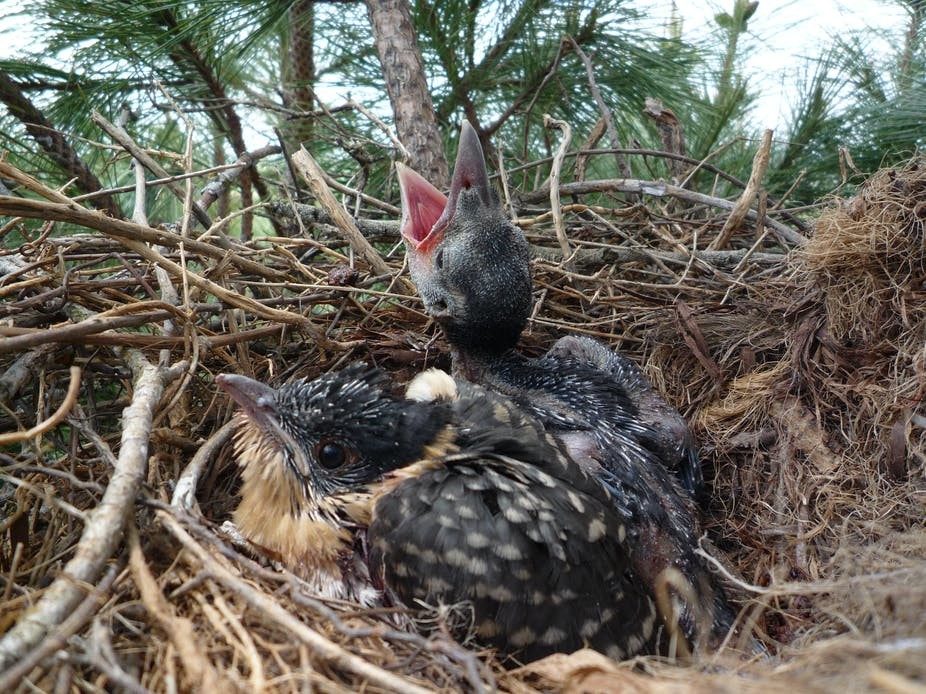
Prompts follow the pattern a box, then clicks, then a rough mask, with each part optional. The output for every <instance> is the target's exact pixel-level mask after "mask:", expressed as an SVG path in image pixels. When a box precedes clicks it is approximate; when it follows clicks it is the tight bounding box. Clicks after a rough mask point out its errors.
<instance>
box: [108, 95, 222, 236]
mask: <svg viewBox="0 0 926 694" xmlns="http://www.w3.org/2000/svg"><path fill="white" fill-rule="evenodd" d="M90 118H91V119H92V120H93V122H94V123H96V125H97V126H99V127H100V128H101V129H102V130H103V132H105V133H106V134H107V135H109V136H110V137H111V138H112V139H113V140H114V141H115V142H118V143H119V144H120V145H122V146H123V147H125V151H126V152H128V153H129V154H131V155H132V157H133V158H134V159H135V160H136V161H138V162H139V163H141V165H142V166H144V167H145V168H146V169H148V170H149V171H150V172H151V173H153V174H154V175H155V176H157V177H158V178H170V174H169V173H168V172H167V169H165V168H164V167H163V166H161V165H160V164H159V163H158V162H157V161H156V160H155V159H154V157H152V156H151V155H149V154H148V153H147V152H146V151H145V150H144V149H143V148H142V147H140V146H139V145H138V144H137V143H136V142H135V140H134V139H132V136H131V135H129V134H128V133H127V132H126V131H125V128H122V127H120V126H118V125H115V124H114V123H110V122H109V121H108V120H106V119H105V118H104V117H103V116H102V115H101V114H100V113H99V112H97V111H94V112H93V113H91V114H90ZM165 185H166V186H167V189H168V190H169V191H170V192H171V193H173V194H174V196H176V198H177V199H178V200H180V202H184V201H185V200H186V191H184V190H183V188H182V187H180V186H179V185H178V184H176V183H174V182H173V181H170V182H168V183H166V184H165ZM193 216H195V217H196V219H197V220H198V221H199V223H200V224H202V225H203V226H204V227H205V228H206V229H208V228H209V227H210V226H212V219H211V218H210V217H209V214H208V213H207V212H206V210H205V209H203V208H202V207H200V205H199V204H198V203H195V202H194V203H193ZM226 241H227V239H226Z"/></svg>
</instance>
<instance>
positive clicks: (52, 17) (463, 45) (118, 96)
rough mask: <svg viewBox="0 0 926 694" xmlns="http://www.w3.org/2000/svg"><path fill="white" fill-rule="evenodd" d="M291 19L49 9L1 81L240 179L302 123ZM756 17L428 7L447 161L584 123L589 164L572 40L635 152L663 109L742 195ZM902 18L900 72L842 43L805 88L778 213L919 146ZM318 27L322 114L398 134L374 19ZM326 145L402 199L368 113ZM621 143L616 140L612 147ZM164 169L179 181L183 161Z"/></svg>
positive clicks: (606, 160) (857, 45) (235, 10)
mask: <svg viewBox="0 0 926 694" xmlns="http://www.w3.org/2000/svg"><path fill="white" fill-rule="evenodd" d="M291 5H292V3H291V2H282V1H280V0H249V1H245V0H200V1H199V2H196V3H193V2H164V1H163V0H132V1H131V2H129V1H127V0H117V1H115V2H108V3H97V2H92V3H87V2H79V1H77V0H33V1H32V2H31V3H30V4H28V5H27V6H26V7H25V9H23V10H21V12H22V16H24V17H29V18H30V21H32V22H33V23H36V24H38V25H39V26H40V27H41V31H42V33H41V36H42V41H41V45H36V46H34V48H33V50H32V51H31V52H30V54H29V55H26V56H23V57H20V58H19V59H17V60H5V61H3V62H0V70H4V71H5V72H7V73H8V74H9V75H11V76H12V77H13V79H14V80H16V82H17V83H18V84H20V85H21V86H22V88H23V90H24V91H25V92H26V94H27V95H28V96H29V98H30V99H32V100H33V102H34V103H36V105H38V106H39V108H40V109H42V110H43V112H44V113H45V114H46V115H47V116H48V118H49V119H50V120H51V121H52V122H53V123H55V125H56V126H57V127H58V128H60V129H61V130H62V131H63V132H66V133H69V134H71V135H73V136H75V137H83V138H87V139H89V140H95V141H100V140H105V136H103V135H101V133H100V132H99V130H98V129H97V128H96V127H95V126H94V125H93V124H92V123H91V121H90V114H91V112H92V111H93V110H99V111H100V112H102V113H103V115H104V116H106V117H107V118H109V119H110V120H118V117H119V113H120V112H121V110H122V109H123V107H124V106H125V105H128V106H129V107H130V108H131V110H132V112H133V113H135V114H137V119H136V120H134V121H132V122H130V123H129V124H128V125H127V127H128V129H129V130H130V131H131V132H132V134H133V135H134V136H135V137H136V138H137V140H138V141H139V142H140V143H141V144H142V145H144V146H146V147H149V148H152V149H160V150H164V151H170V152H182V151H183V150H184V147H185V140H186V138H187V136H188V132H187V126H186V122H185V120H184V119H188V120H189V122H191V123H192V124H193V126H194V135H193V137H194V143H195V147H194V158H195V161H196V166H199V167H207V166H210V165H213V164H215V163H216V162H218V161H221V160H224V161H231V160H233V159H234V158H235V156H236V154H235V150H236V149H239V148H240V147H241V145H242V144H243V145H244V147H245V148H255V147H259V146H262V145H265V144H268V143H272V142H275V140H276V138H275V135H274V134H273V132H272V127H273V126H280V125H285V124H286V123H287V120H286V119H287V118H291V117H294V116H293V114H292V113H289V112H287V111H286V110H285V108H286V107H287V103H286V98H285V93H284V92H283V91H282V90H281V84H282V82H283V79H284V75H286V74H289V73H288V71H287V70H286V67H285V64H284V57H283V56H284V54H285V50H284V49H285V47H286V46H287V45H288V36H289V32H290V31H292V27H291V26H290V23H289V21H288V12H289V9H290V7H291ZM758 7H759V5H758V3H756V2H746V1H745V0H733V1H732V4H731V5H730V9H729V11H727V12H721V13H718V14H717V15H716V17H715V30H714V31H713V33H711V34H710V35H708V36H699V37H691V36H688V35H686V33H685V28H684V26H683V25H682V24H681V22H680V21H679V20H678V18H677V17H674V18H672V19H671V20H670V21H669V23H668V24H667V26H665V27H653V25H652V23H651V22H649V21H648V19H647V18H646V17H644V16H642V15H641V13H640V12H639V11H638V10H636V9H634V5H633V3H630V2H622V1H621V0H584V1H582V0H571V1H569V2H553V1H551V0H492V1H489V0H486V1H480V0H465V1H464V0H451V1H447V2H437V1H436V0H415V1H414V2H413V3H412V10H413V18H414V22H415V27H416V30H417V33H418V40H419V45H420V48H421V50H422V56H423V59H424V62H425V65H426V71H427V73H428V75H429V79H430V84H431V88H432V94H433V98H434V106H435V109H436V111H437V113H438V116H439V122H440V125H441V128H442V134H443V136H444V138H445V143H446V145H447V146H448V149H452V146H453V145H452V143H453V142H454V141H455V138H456V132H457V128H458V126H459V123H460V121H461V120H462V119H463V118H464V117H469V118H472V117H474V116H475V117H478V119H479V121H480V123H479V125H480V126H481V127H482V128H484V129H486V130H488V131H489V132H490V133H493V141H494V142H496V143H498V144H499V145H501V147H502V151H503V153H504V155H505V156H506V158H507V159H508V160H509V161H513V162H514V163H517V162H520V161H530V160H532V159H536V158H540V157H542V156H546V155H547V154H548V153H549V152H550V150H551V148H552V146H553V142H552V141H551V137H552V136H551V135H550V134H549V133H548V132H547V131H545V130H544V128H543V126H542V116H543V114H544V113H549V114H550V115H552V116H554V117H556V118H560V119H563V120H566V121H567V122H569V123H570V124H571V125H572V127H573V129H574V133H575V135H574V142H573V146H577V145H578V143H579V142H581V140H582V139H584V138H585V137H586V136H587V134H588V133H589V132H590V131H591V129H592V127H593V125H594V124H595V122H596V121H597V120H598V118H599V117H600V116H601V113H600V111H599V107H598V105H597V104H596V102H595V100H594V99H593V98H592V96H591V89H590V85H589V79H588V76H587V74H586V70H585V66H584V64H583V62H582V60H581V59H580V58H579V56H578V55H577V54H576V52H575V51H574V50H573V49H572V47H571V44H570V43H568V41H567V39H569V38H571V39H573V40H575V42H576V43H577V44H578V45H579V46H580V47H581V49H582V51H584V53H585V54H586V55H587V56H588V57H589V59H590V60H591V62H592V64H593V67H594V75H595V82H596V86H597V88H598V89H599V90H600V92H601V95H602V97H603V99H604V101H605V103H607V104H608V107H609V108H610V109H611V111H612V113H613V120H614V124H615V127H616V129H617V136H618V140H619V143H620V144H621V145H622V146H633V145H634V144H639V145H640V146H642V147H646V148H658V147H659V145H658V142H659V139H658V136H657V133H656V130H655V128H654V126H653V125H652V124H651V123H650V122H648V121H647V120H646V119H645V117H644V116H643V115H641V111H642V106H643V103H644V100H645V99H646V98H647V97H655V98H657V99H660V100H661V101H662V102H663V103H664V105H665V106H666V107H667V108H669V109H671V110H672V111H673V112H674V113H675V114H676V115H677V116H678V117H679V119H680V121H681V123H682V125H683V128H684V132H685V138H686V142H687V148H688V153H689V155H690V156H692V157H694V158H697V159H701V158H704V157H708V156H710V157H711V161H712V162H713V163H715V164H716V165H718V166H720V167H721V168H724V169H727V170H728V171H730V172H731V173H733V174H734V175H737V176H739V177H741V178H745V177H746V176H748V173H749V166H750V163H751V161H752V156H753V154H754V151H755V146H756V144H755V143H756V141H757V140H758V138H759V137H760V136H761V133H760V132H758V131H757V130H756V129H755V126H754V124H753V123H752V122H751V120H750V118H751V116H752V113H753V111H752V109H754V106H755V100H756V91H755V89H756V87H755V86H754V82H753V81H752V80H751V79H750V75H748V74H747V73H746V71H745V68H744V65H743V56H744V54H745V52H746V51H748V50H749V45H750V41H752V40H753V38H752V37H753V35H754V33H755V30H756V29H757V28H758V29H761V27H755V26H754V23H755V22H756V21H757V19H756V18H757V17H758V16H759V15H758V14H757V9H758ZM905 7H906V8H907V10H908V16H909V26H908V27H907V31H906V34H905V36H904V37H903V39H902V40H894V41H893V42H892V44H891V45H895V46H897V49H896V53H894V54H892V55H887V56H879V55H876V54H875V52H874V50H873V48H872V46H871V44H870V43H868V42H866V41H864V40H863V38H862V37H859V36H844V37H841V38H840V40H839V41H837V42H835V43H834V44H833V46H832V47H831V48H830V49H829V50H827V51H826V52H825V53H824V54H822V55H821V56H820V57H818V58H816V59H815V60H813V61H811V62H809V63H808V67H807V70H806V87H805V89H804V90H803V91H802V92H801V95H800V98H799V99H798V100H797V102H796V103H795V104H794V105H793V110H792V114H791V118H790V122H789V124H788V126H787V127H786V129H785V131H784V132H780V133H777V137H776V141H778V142H779V143H780V144H778V145H777V146H776V150H775V152H774V156H773V161H772V165H771V168H770V171H769V175H768V179H767V183H768V185H769V187H770V189H771V191H772V193H773V194H781V193H783V192H784V191H785V190H787V189H789V188H790V187H791V185H792V184H793V183H794V182H795V180H797V179H798V176H799V173H800V172H801V171H804V172H806V173H805V174H804V175H803V178H802V179H801V183H800V185H799V186H798V188H797V189H796V190H795V192H794V196H795V197H794V198H793V200H797V201H801V202H810V201H813V200H814V199H817V198H819V197H820V196H822V195H824V194H825V193H827V192H829V191H830V190H832V189H833V188H834V187H836V186H837V185H839V184H840V182H841V177H840V171H841V169H840V161H839V150H840V148H845V149H846V150H847V151H848V152H850V154H851V156H852V158H853V160H854V161H855V163H856V164H857V165H858V166H859V168H861V169H862V170H864V171H871V170H873V169H874V168H877V166H879V165H880V164H881V163H883V162H891V161H896V159H897V158H898V157H901V156H904V155H905V153H909V151H911V150H912V149H914V148H916V147H919V146H921V145H922V142H923V139H924V137H926V136H924V131H923V128H922V122H923V120H924V118H923V116H924V113H926V79H924V74H926V54H924V47H923V29H922V24H923V21H922V20H923V9H922V3H921V2H919V1H915V0H910V1H909V3H908V4H907V5H905ZM498 18H501V20H500V21H499V20H498ZM314 22H315V29H314V39H315V48H314V54H315V63H316V83H315V84H314V85H312V86H313V87H314V88H315V90H316V92H317V93H318V94H320V96H321V99H322V101H324V102H326V103H327V104H328V105H329V106H332V107H333V106H337V105H338V104H339V103H341V102H342V101H343V99H345V98H353V99H354V100H356V101H359V102H361V103H364V104H365V105H366V106H368V107H369V108H370V109H371V110H372V111H373V112H374V113H375V114H376V115H378V116H379V117H381V118H383V119H384V120H386V121H387V122H388V121H389V120H390V117H391V114H390V112H389V105H388V101H387V100H386V99H385V89H384V84H383V78H382V73H381V68H380V65H379V61H378V58H377V56H376V52H375V50H374V47H373V41H372V37H371V36H370V29H369V23H368V21H367V16H366V10H365V6H364V5H363V4H362V3H341V2H337V3H318V4H316V6H315V14H314ZM489 27H491V28H489ZM168 95H170V98H168ZM229 100H230V101H229ZM177 108H180V109H182V110H183V116H182V117H181V115H180V114H179V113H178V112H177V110H176V109H177ZM236 119H237V120H238V121H240V122H239V123H238V124H237V125H236V122H235V120H236ZM284 131H285V129H284ZM311 133H312V140H311V141H310V142H308V143H307V145H308V147H309V149H310V150H311V151H312V152H313V154H314V155H315V156H316V157H317V158H319V159H320V160H321V161H322V163H323V165H324V166H325V168H326V169H328V170H329V171H331V173H332V174H333V175H335V176H336V177H338V178H340V179H342V180H347V179H352V180H354V181H357V180H362V181H363V182H364V184H365V186H366V190H368V192H370V193H372V194H374V195H384V196H388V195H391V194H394V187H393V186H394V182H393V180H392V178H391V174H390V171H391V169H390V165H391V161H392V160H393V159H394V158H395V153H394V151H393V148H392V144H391V143H390V142H389V141H388V139H387V138H386V137H385V136H384V135H383V134H382V132H380V131H379V130H378V128H377V127H376V126H375V124H373V123H371V122H370V120H369V119H368V118H367V117H366V116H364V115H362V114H360V113H358V112H356V111H352V110H348V111H340V112H338V113H336V114H334V115H333V116H332V117H328V116H323V117H320V118H319V119H318V120H317V121H316V123H315V125H314V127H313V129H312V130H311ZM0 138H2V140H0V146H2V147H4V148H5V149H8V150H9V151H10V152H11V157H12V158H13V159H14V161H15V162H16V163H17V164H19V165H21V166H23V167H24V168H26V169H28V170H30V171H32V172H34V173H36V174H37V175H41V176H42V177H43V179H44V180H46V181H59V182H61V183H64V181H65V179H66V177H65V176H64V175H63V174H61V173H60V172H59V171H57V170H56V167H55V166H54V164H53V163H52V162H51V161H50V160H49V159H48V158H46V157H45V156H44V154H42V153H41V151H40V150H39V149H38V148H37V147H36V146H35V144H34V142H33V141H32V140H31V139H30V138H28V137H26V136H25V135H24V132H23V127H22V124H20V123H18V122H16V121H14V120H13V119H12V118H10V117H8V116H4V117H2V118H0ZM73 144H74V146H75V148H76V149H77V150H78V151H79V153H80V154H81V156H82V157H84V158H85V160H86V161H87V162H88V163H89V165H90V167H91V168H92V169H93V171H94V172H96V173H97V175H98V176H99V177H100V178H101V180H102V181H103V183H104V185H108V186H110V185H117V184H125V183H130V182H131V181H132V171H131V168H130V166H129V161H128V159H127V158H125V157H117V158H114V157H113V154H112V152H111V151H110V150H103V149H100V148H98V147H93V146H91V145H90V144H86V143H83V142H81V141H80V140H77V139H75V140H74V141H73ZM296 144H297V143H295V142H290V143H289V146H290V147H293V146H295V145H296ZM608 144H609V142H608V139H607V137H605V139H604V140H603V141H602V143H601V146H608ZM220 151H221V156H220ZM346 152H350V153H351V154H347V153H346ZM631 163H632V164H633V166H634V171H633V172H634V175H638V176H641V177H652V176H667V175H668V172H667V170H666V169H665V168H660V166H659V165H656V166H655V168H652V167H653V163H652V161H649V162H646V161H643V160H642V159H640V158H631ZM165 165H166V166H167V167H168V168H169V169H171V170H172V171H178V170H179V163H177V162H171V161H166V162H165ZM593 166H594V171H593V173H594V174H595V175H601V176H613V175H618V172H617V170H616V168H615V167H616V164H615V162H614V159H613V158H611V157H600V158H598V159H596V160H595V162H594V164H593ZM262 170H263V172H264V173H265V174H268V175H269V176H270V178H271V179H275V178H277V177H279V178H282V177H283V175H284V174H283V171H284V167H283V165H282V163H281V162H280V161H276V162H272V161H271V162H266V163H264V164H262ZM720 192H723V191H720ZM128 198H130V194H126V196H125V197H124V199H123V206H124V207H125V208H126V209H128V208H129V204H130V200H129V199H128ZM151 202H152V204H153V205H154V208H153V209H151V210H149V214H151V217H152V219H160V218H170V217H169V215H172V214H175V213H176V207H175V203H174V202H173V201H170V200H168V196H165V195H163V194H159V195H153V200H152V201H151ZM159 204H160V205H162V207H161V208H158V207H157V205H159ZM160 215H164V217H161V216H160Z"/></svg>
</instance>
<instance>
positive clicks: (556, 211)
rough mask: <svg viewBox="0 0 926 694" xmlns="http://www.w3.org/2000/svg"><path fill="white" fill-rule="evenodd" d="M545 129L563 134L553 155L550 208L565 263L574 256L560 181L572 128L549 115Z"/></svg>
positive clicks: (544, 123) (544, 115)
mask: <svg viewBox="0 0 926 694" xmlns="http://www.w3.org/2000/svg"><path fill="white" fill-rule="evenodd" d="M543 127H545V128H558V129H559V130H560V131H562V133H563V139H562V140H561V141H560V143H559V147H557V148H556V154H554V155H553V166H552V167H551V168H550V208H551V210H552V212H553V228H554V229H555V230H556V239H557V241H559V247H560V250H561V251H562V252H563V261H566V260H568V259H569V257H570V256H571V255H572V248H570V247H569V238H568V237H567V236H566V225H565V224H564V223H563V209H562V206H561V205H560V202H559V181H560V174H561V172H562V169H563V157H564V156H565V155H566V150H567V149H569V143H570V142H571V141H572V128H571V127H569V124H568V123H567V122H566V121H562V120H556V119H555V118H551V117H550V115H549V114H547V113H545V114H543Z"/></svg>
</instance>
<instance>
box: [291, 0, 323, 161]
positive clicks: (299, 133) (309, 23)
mask: <svg viewBox="0 0 926 694" xmlns="http://www.w3.org/2000/svg"><path fill="white" fill-rule="evenodd" d="M314 33H315V0H296V2H295V3H293V5H292V6H291V7H290V8H289V47H288V51H287V54H286V58H285V60H286V90H285V98H286V105H287V106H288V107H289V108H291V109H293V110H301V111H311V110H312V109H313V108H314V107H315V98H314V97H315V92H314V90H313V89H314V85H315V37H314ZM312 125H313V123H312V120H311V119H309V118H304V119H303V118H300V119H297V120H293V121H290V122H288V123H287V124H286V125H285V126H284V129H283V131H284V134H285V136H286V140H287V145H288V146H289V148H290V149H293V150H296V149H299V145H300V144H301V143H303V142H307V141H310V140H311V139H312Z"/></svg>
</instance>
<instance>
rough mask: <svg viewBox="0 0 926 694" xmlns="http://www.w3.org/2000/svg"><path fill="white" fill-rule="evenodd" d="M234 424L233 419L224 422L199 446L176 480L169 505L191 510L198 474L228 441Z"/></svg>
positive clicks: (194, 505) (194, 502)
mask: <svg viewBox="0 0 926 694" xmlns="http://www.w3.org/2000/svg"><path fill="white" fill-rule="evenodd" d="M235 426H236V425H235V422H234V421H230V422H226V423H225V425H224V426H223V427H222V428H221V429H219V430H218V431H217V432H215V433H214V434H213V435H212V436H210V437H209V439H208V440H207V441H206V442H205V443H204V444H203V445H202V446H200V447H199V450H198V451H196V455H194V456H193V459H192V460H191V461H190V462H189V464H188V465H187V466H186V467H185V468H184V469H183V472H182V473H181V474H180V478H179V479H178V480H177V486H176V487H175V488H174V494H173V497H172V498H171V500H170V505H171V506H173V507H174V508H179V509H182V510H184V511H192V510H193V509H194V508H195V507H196V487H197V485H198V484H199V476H200V475H201V474H202V472H203V469H204V468H205V467H206V465H207V464H208V463H210V462H211V461H212V459H213V458H214V457H215V455H216V453H218V451H219V449H220V448H222V446H224V445H225V444H226V443H228V440H229V439H230V438H231V435H232V434H233V433H234V431H235Z"/></svg>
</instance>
